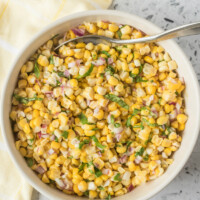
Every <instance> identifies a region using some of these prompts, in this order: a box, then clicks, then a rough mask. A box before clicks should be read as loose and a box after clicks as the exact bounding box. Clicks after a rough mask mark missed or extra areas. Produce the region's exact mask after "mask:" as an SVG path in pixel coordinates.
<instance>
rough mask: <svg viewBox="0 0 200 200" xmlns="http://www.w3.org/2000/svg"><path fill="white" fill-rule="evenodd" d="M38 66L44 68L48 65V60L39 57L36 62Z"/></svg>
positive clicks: (41, 56)
mask: <svg viewBox="0 0 200 200" xmlns="http://www.w3.org/2000/svg"><path fill="white" fill-rule="evenodd" d="M37 62H38V64H39V65H41V66H43V67H46V66H48V65H49V60H48V58H47V57H46V56H43V55H40V56H39V58H38V60H37Z"/></svg>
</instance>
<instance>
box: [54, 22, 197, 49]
mask: <svg viewBox="0 0 200 200" xmlns="http://www.w3.org/2000/svg"><path fill="white" fill-rule="evenodd" d="M198 34H200V22H194V23H191V24H186V25H182V26H179V27H176V28H173V29H170V30H167V31H164V32H161V33H158V34H156V35H152V36H147V37H142V38H137V39H129V40H119V39H113V38H108V37H105V36H100V35H84V36H81V37H77V38H73V39H69V40H67V41H65V42H63V43H62V44H60V45H58V46H57V47H56V48H55V50H56V49H58V48H59V47H61V46H62V45H64V44H67V43H69V42H75V41H76V42H78V41H84V42H86V43H87V42H93V43H95V44H98V43H101V42H105V41H106V42H111V43H115V44H136V43H149V42H159V41H162V40H168V39H171V38H176V37H183V36H188V35H198Z"/></svg>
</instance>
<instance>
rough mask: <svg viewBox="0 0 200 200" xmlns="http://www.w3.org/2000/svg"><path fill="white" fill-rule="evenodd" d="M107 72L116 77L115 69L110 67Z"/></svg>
mask: <svg viewBox="0 0 200 200" xmlns="http://www.w3.org/2000/svg"><path fill="white" fill-rule="evenodd" d="M105 72H108V73H109V74H110V75H114V73H115V69H114V68H113V67H112V66H111V65H108V66H107V67H106V69H105Z"/></svg>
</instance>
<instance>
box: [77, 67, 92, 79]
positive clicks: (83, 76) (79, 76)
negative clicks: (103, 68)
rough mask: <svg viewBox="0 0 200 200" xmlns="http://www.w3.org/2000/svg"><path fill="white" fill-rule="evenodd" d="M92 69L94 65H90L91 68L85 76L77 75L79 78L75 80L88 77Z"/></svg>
mask: <svg viewBox="0 0 200 200" xmlns="http://www.w3.org/2000/svg"><path fill="white" fill-rule="evenodd" d="M93 68H94V65H93V64H91V67H90V68H89V70H88V71H87V72H86V73H85V74H83V75H79V76H78V77H77V79H80V78H85V77H86V76H89V75H90V74H91V73H92V71H93Z"/></svg>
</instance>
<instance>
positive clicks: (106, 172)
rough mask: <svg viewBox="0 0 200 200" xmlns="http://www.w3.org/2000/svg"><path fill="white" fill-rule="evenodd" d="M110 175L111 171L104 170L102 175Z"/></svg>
mask: <svg viewBox="0 0 200 200" xmlns="http://www.w3.org/2000/svg"><path fill="white" fill-rule="evenodd" d="M109 173H110V169H103V170H102V174H105V175H108V174H109Z"/></svg>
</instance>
